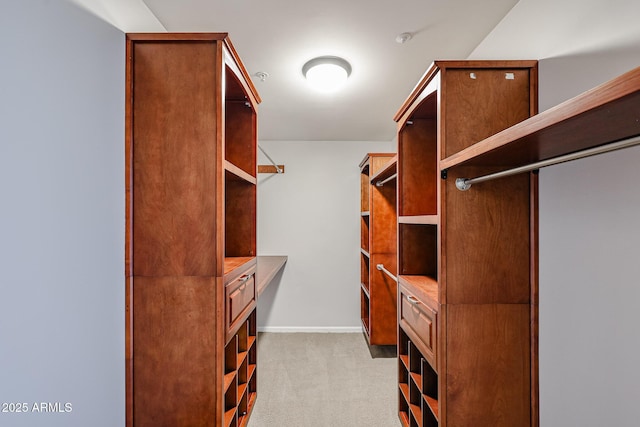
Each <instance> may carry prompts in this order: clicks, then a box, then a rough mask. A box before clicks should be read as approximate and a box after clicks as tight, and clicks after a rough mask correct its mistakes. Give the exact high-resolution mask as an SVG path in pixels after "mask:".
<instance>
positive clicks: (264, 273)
mask: <svg viewBox="0 0 640 427" xmlns="http://www.w3.org/2000/svg"><path fill="white" fill-rule="evenodd" d="M287 258H288V257H287V256H259V257H258V266H257V268H256V286H257V293H258V297H259V296H260V294H262V292H263V291H264V290H265V289H266V288H267V286H269V284H270V283H271V281H272V280H273V278H274V277H275V276H276V274H278V272H279V271H280V270H282V268H283V267H284V265H285V263H286V262H287Z"/></svg>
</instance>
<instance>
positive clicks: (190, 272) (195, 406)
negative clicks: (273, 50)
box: [125, 33, 286, 427]
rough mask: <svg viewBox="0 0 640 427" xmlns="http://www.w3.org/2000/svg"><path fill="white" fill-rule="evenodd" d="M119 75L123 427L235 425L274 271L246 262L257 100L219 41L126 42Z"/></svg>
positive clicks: (250, 248)
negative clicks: (261, 296)
mask: <svg viewBox="0 0 640 427" xmlns="http://www.w3.org/2000/svg"><path fill="white" fill-rule="evenodd" d="M126 75H127V79H126V84H127V86H126V207H127V210H126V259H125V262H126V266H125V268H126V271H125V274H126V278H127V279H126V280H127V286H126V298H127V299H126V384H127V411H126V414H127V419H126V422H127V425H128V426H137V427H141V426H154V427H155V426H180V425H198V426H211V427H219V426H224V427H237V426H244V425H246V424H247V422H248V418H249V415H250V413H251V410H252V408H253V405H254V402H255V399H256V395H257V379H256V369H257V346H256V337H257V330H256V311H255V307H256V299H257V287H260V288H261V289H262V288H264V287H265V286H266V285H267V284H268V281H269V280H270V279H271V278H273V276H274V275H275V273H274V272H275V271H277V270H278V269H280V268H282V265H283V264H284V261H286V257H280V259H278V260H272V259H267V260H266V261H267V262H266V263H263V265H264V266H266V268H264V269H261V263H260V262H259V261H258V260H257V257H256V174H257V167H256V163H257V162H256V159H257V151H256V146H257V144H256V138H257V129H256V121H257V113H256V109H257V106H258V103H259V102H260V98H259V96H258V94H257V92H256V90H255V88H254V86H253V84H252V83H251V80H250V78H249V77H248V74H247V72H246V70H245V68H244V66H243V65H242V62H241V61H240V59H239V57H238V55H237V53H236V51H235V49H234V48H233V45H232V44H231V41H230V40H229V38H228V36H227V34H226V33H208V34H182V33H180V34H127V70H126ZM283 258H284V260H283ZM256 269H258V271H257V274H258V275H259V277H258V278H257V279H256Z"/></svg>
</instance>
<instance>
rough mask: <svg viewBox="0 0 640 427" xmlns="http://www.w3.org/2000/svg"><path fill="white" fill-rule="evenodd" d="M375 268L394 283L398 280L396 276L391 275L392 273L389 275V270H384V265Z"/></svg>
mask: <svg viewBox="0 0 640 427" xmlns="http://www.w3.org/2000/svg"><path fill="white" fill-rule="evenodd" d="M376 268H377V269H378V270H380V271H382V272H383V273H384V274H386V275H387V276H389V277H391V278H392V279H393V280H395V281H396V282H397V281H398V278H397V277H396V276H394V275H393V273H391V272H390V271H389V270H387V269H386V268H384V264H378V265H376Z"/></svg>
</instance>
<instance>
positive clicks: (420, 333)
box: [399, 288, 437, 370]
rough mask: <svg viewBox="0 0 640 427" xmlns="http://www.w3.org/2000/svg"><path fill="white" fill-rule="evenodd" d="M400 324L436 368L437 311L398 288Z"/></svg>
mask: <svg viewBox="0 0 640 427" xmlns="http://www.w3.org/2000/svg"><path fill="white" fill-rule="evenodd" d="M399 311H400V316H399V317H400V326H401V327H402V329H404V331H405V332H406V333H407V335H409V337H410V338H411V340H412V341H414V343H415V345H416V346H417V347H418V349H419V350H420V352H421V353H422V355H423V356H424V357H425V358H426V359H427V360H428V361H429V363H430V364H431V366H432V367H433V368H434V369H435V370H437V365H436V336H437V332H436V318H437V313H436V312H435V311H434V310H432V309H431V307H429V306H427V305H426V304H424V303H423V302H421V301H420V300H419V299H418V298H416V297H414V296H413V295H411V294H410V293H408V292H407V290H405V289H404V288H400V307H399Z"/></svg>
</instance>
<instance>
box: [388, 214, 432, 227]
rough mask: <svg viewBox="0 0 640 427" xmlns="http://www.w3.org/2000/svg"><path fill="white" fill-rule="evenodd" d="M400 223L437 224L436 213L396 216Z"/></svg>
mask: <svg viewBox="0 0 640 427" xmlns="http://www.w3.org/2000/svg"><path fill="white" fill-rule="evenodd" d="M398 222H399V223H400V224H418V225H420V224H423V225H438V215H412V216H400V217H398Z"/></svg>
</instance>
